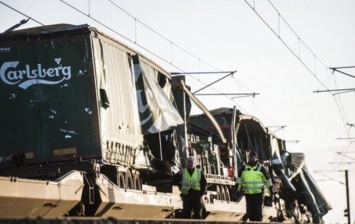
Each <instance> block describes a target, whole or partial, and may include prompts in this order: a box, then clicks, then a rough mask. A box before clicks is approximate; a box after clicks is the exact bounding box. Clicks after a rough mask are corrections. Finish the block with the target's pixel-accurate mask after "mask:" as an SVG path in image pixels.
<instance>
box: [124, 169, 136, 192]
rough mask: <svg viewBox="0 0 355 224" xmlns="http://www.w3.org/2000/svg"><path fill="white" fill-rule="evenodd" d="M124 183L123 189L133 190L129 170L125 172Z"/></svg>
mask: <svg viewBox="0 0 355 224" xmlns="http://www.w3.org/2000/svg"><path fill="white" fill-rule="evenodd" d="M125 183H126V186H125V189H134V185H133V179H132V173H131V171H130V170H127V172H126V173H125Z"/></svg>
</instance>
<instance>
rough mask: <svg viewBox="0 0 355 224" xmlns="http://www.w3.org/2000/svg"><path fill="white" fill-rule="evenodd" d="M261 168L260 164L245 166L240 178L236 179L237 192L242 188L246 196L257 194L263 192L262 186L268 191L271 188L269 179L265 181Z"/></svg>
mask: <svg viewBox="0 0 355 224" xmlns="http://www.w3.org/2000/svg"><path fill="white" fill-rule="evenodd" d="M261 168H262V166H261V165H260V164H256V165H255V166H254V167H252V166H250V165H248V164H247V165H245V169H244V170H243V171H242V175H241V178H237V184H238V191H239V190H240V189H241V187H243V188H244V189H245V193H246V194H259V193H262V192H263V188H264V185H265V186H266V187H267V189H268V190H269V187H271V186H272V182H271V179H268V180H266V178H265V176H264V174H263V173H262V172H261V171H260V170H261Z"/></svg>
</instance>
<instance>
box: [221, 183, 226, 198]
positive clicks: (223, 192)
mask: <svg viewBox="0 0 355 224" xmlns="http://www.w3.org/2000/svg"><path fill="white" fill-rule="evenodd" d="M220 188H221V194H220V195H221V200H222V201H226V192H225V190H224V185H221V186H220Z"/></svg>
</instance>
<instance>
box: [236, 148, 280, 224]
mask: <svg viewBox="0 0 355 224" xmlns="http://www.w3.org/2000/svg"><path fill="white" fill-rule="evenodd" d="M264 186H266V188H267V190H268V191H269V194H270V203H271V204H270V203H269V204H268V206H272V201H273V199H272V198H273V194H274V192H273V186H272V182H271V179H270V175H269V173H268V171H267V170H266V169H265V167H264V166H263V165H262V164H260V163H259V162H258V157H257V155H256V153H255V152H253V151H252V152H250V154H249V161H248V163H247V164H246V165H244V166H243V167H242V168H241V169H240V171H239V172H238V178H237V181H236V189H237V192H238V194H239V195H240V194H241V192H243V191H244V195H245V200H246V205H247V209H246V213H247V217H248V218H249V221H262V216H263V212H262V206H263V195H264ZM245 220H246V219H245Z"/></svg>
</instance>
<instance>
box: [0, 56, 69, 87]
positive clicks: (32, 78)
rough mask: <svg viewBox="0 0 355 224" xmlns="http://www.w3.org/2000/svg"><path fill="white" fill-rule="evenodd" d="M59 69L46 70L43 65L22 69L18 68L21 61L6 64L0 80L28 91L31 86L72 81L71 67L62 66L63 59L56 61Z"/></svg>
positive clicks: (2, 66) (0, 73)
mask: <svg viewBox="0 0 355 224" xmlns="http://www.w3.org/2000/svg"><path fill="white" fill-rule="evenodd" d="M54 60H55V62H56V63H57V64H58V66H57V67H53V68H44V67H42V64H37V65H36V66H35V67H31V66H30V65H29V64H26V65H25V66H24V67H23V68H22V69H21V68H17V66H18V64H19V61H8V62H4V63H3V64H2V65H1V68H0V79H1V80H2V81H3V82H4V83H6V84H8V85H18V86H19V87H20V88H22V89H27V88H28V87H29V86H31V85H35V84H45V85H55V84H58V83H61V82H63V81H64V80H69V79H71V66H63V65H61V64H60V62H61V58H56V59H54Z"/></svg>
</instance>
